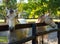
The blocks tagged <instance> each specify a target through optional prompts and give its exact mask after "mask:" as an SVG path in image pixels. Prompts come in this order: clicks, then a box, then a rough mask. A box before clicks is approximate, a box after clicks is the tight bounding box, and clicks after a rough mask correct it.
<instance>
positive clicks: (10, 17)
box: [6, 9, 17, 42]
mask: <svg viewBox="0 0 60 44" xmlns="http://www.w3.org/2000/svg"><path fill="white" fill-rule="evenodd" d="M6 12H7V17H6V19H7V24H8V25H9V37H8V38H9V42H13V41H16V40H17V37H16V31H15V28H14V27H15V24H16V18H15V17H16V16H17V15H16V10H13V9H6Z"/></svg>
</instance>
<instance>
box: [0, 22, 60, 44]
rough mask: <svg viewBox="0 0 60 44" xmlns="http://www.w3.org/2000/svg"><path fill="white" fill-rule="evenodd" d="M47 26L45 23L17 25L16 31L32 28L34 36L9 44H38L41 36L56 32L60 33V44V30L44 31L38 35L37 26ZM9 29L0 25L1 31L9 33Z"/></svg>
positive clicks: (59, 26)
mask: <svg viewBox="0 0 60 44" xmlns="http://www.w3.org/2000/svg"><path fill="white" fill-rule="evenodd" d="M55 23H56V24H58V28H60V23H59V22H55ZM46 25H47V24H45V23H30V24H17V25H15V29H16V30H17V29H22V28H30V27H32V35H33V36H30V37H28V38H23V39H22V40H19V41H15V42H13V43H9V44H22V43H25V42H27V41H30V40H32V44H36V43H35V42H36V36H41V35H45V34H48V33H51V32H55V31H57V32H58V44H60V42H59V41H60V35H59V34H60V29H53V30H49V31H44V32H39V33H36V26H46ZM8 30H9V28H8V25H0V31H8Z"/></svg>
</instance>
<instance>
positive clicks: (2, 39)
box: [0, 36, 8, 43]
mask: <svg viewBox="0 0 60 44" xmlns="http://www.w3.org/2000/svg"><path fill="white" fill-rule="evenodd" d="M0 42H3V43H7V42H8V38H7V37H6V36H0Z"/></svg>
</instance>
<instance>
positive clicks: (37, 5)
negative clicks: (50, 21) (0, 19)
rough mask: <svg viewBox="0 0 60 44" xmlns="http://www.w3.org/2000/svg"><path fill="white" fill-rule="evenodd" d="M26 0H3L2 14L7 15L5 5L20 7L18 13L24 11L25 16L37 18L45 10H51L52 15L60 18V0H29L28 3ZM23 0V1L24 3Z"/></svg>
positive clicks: (0, 10) (14, 7)
mask: <svg viewBox="0 0 60 44" xmlns="http://www.w3.org/2000/svg"><path fill="white" fill-rule="evenodd" d="M23 1H24V0H20V3H17V0H3V5H1V6H0V16H1V14H2V15H4V16H6V10H5V7H8V8H13V9H18V13H22V16H24V18H37V17H38V16H39V15H41V14H42V13H43V12H44V11H47V10H50V11H51V13H52V14H51V15H52V16H54V17H59V18H60V5H59V4H60V0H28V3H24V2H23ZM22 2H23V3H22Z"/></svg>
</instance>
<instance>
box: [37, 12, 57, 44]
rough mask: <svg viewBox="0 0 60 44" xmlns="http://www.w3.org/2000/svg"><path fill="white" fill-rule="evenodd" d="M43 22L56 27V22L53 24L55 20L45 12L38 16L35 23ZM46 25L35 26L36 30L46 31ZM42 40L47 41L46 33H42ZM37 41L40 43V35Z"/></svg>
mask: <svg viewBox="0 0 60 44" xmlns="http://www.w3.org/2000/svg"><path fill="white" fill-rule="evenodd" d="M43 22H45V23H46V24H48V25H49V26H51V27H52V28H55V29H56V28H57V24H55V22H54V21H53V19H52V17H51V16H50V13H47V14H45V15H42V16H39V17H38V19H37V21H36V23H43ZM46 29H47V27H46V26H40V27H37V32H42V31H46ZM43 37H44V40H45V42H47V41H48V40H47V38H48V35H44V36H43ZM37 39H38V40H37V42H38V44H40V43H41V42H40V41H41V36H38V37H37Z"/></svg>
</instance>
